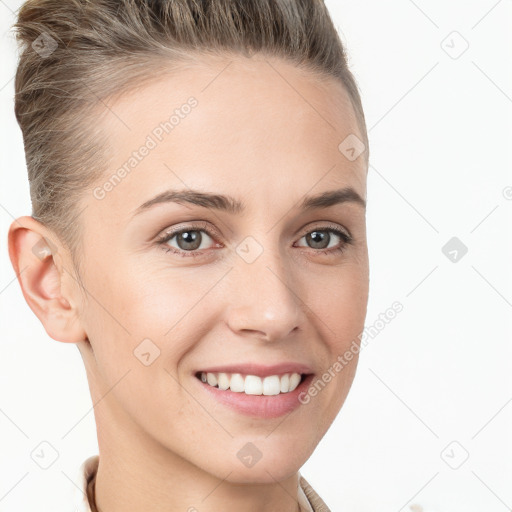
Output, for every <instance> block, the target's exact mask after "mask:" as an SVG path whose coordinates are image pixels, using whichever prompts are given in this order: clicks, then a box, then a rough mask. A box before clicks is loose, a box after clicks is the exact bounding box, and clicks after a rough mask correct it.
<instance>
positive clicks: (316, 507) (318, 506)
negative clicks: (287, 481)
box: [299, 473, 331, 512]
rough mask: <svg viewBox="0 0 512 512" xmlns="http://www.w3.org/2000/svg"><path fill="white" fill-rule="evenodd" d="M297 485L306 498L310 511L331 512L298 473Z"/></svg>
mask: <svg viewBox="0 0 512 512" xmlns="http://www.w3.org/2000/svg"><path fill="white" fill-rule="evenodd" d="M299 485H300V488H301V489H302V491H303V492H304V494H305V495H306V498H307V499H308V501H309V503H310V505H311V510H312V512H331V510H330V509H329V507H328V506H327V505H326V504H325V502H324V501H323V500H322V498H320V496H319V495H318V494H317V493H316V491H315V490H314V489H313V487H311V485H310V484H309V482H308V481H307V480H306V479H305V478H304V477H303V476H302V475H301V474H300V473H299Z"/></svg>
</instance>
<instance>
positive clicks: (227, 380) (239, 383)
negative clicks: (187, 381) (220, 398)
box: [196, 372, 305, 396]
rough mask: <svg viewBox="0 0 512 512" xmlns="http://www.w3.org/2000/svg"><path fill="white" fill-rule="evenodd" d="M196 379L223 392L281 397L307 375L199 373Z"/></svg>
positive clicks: (293, 373)
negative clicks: (264, 375) (262, 375)
mask: <svg viewBox="0 0 512 512" xmlns="http://www.w3.org/2000/svg"><path fill="white" fill-rule="evenodd" d="M196 377H197V378H198V379H200V380H201V381H202V382H204V383H206V384H209V385H210V386H212V387H215V388H217V389H220V390H222V391H227V390H229V391H233V392H235V393H244V394H246V395H266V396H270V395H279V394H283V393H290V392H291V391H294V390H295V389H296V388H297V386H298V385H299V384H300V383H301V381H302V380H303V379H304V377H305V374H300V373H296V372H292V373H284V374H282V375H268V376H266V377H259V376H257V375H245V376H244V375H242V374H241V373H224V372H215V373H213V372H198V373H197V374H196Z"/></svg>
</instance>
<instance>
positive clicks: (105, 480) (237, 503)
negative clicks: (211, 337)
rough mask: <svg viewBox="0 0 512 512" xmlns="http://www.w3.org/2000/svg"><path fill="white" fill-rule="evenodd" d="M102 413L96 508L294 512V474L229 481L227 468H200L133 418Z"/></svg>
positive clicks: (110, 511) (109, 511) (103, 511)
mask: <svg viewBox="0 0 512 512" xmlns="http://www.w3.org/2000/svg"><path fill="white" fill-rule="evenodd" d="M104 412H105V411H104V410H103V413H104ZM102 416H103V414H99V415H97V421H99V425H101V427H100V428H98V429H97V430H98V444H99V451H100V457H99V466H98V471H97V474H96V483H95V502H96V507H97V509H98V512H125V511H126V510H130V512H146V511H147V510H151V511H152V512H178V511H179V512H184V511H187V512H214V511H218V510H223V511H224V512H231V511H233V512H234V511H236V512H272V511H275V510H279V511H282V512H298V511H300V507H299V503H298V486H299V480H298V478H299V475H298V473H295V474H293V475H292V476H290V477H289V478H287V479H286V480H282V481H280V482H277V481H272V482H271V483H239V482H232V481H230V479H229V472H228V474H226V475H222V476H221V477H218V476H214V475H212V474H210V473H208V472H206V471H204V470H202V469H201V468H199V467H197V466H196V465H193V464H192V463H190V462H189V461H187V460H185V459H184V458H182V457H180V456H179V455H178V454H176V453H174V452H171V451H169V450H168V449H166V447H164V446H162V445H161V444H160V443H159V442H158V441H156V440H155V439H154V438H150V437H148V435H147V432H144V431H142V430H141V429H139V428H137V426H136V425H134V424H133V422H132V423H129V422H128V423H127V422H125V421H123V423H122V428H121V426H120V425H117V422H116V421H115V418H113V417H108V418H106V417H102ZM109 416H110V415H109Z"/></svg>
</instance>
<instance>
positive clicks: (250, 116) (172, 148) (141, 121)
mask: <svg viewBox="0 0 512 512" xmlns="http://www.w3.org/2000/svg"><path fill="white" fill-rule="evenodd" d="M104 114H105V115H104V116H103V117H102V119H101V121H99V122H100V124H101V129H102V130H103V132H104V133H105V135H106V137H107V139H108V142H109V146H110V162H109V169H108V171H107V173H106V174H105V179H108V178H109V176H111V175H112V174H113V173H114V174H115V173H117V172H118V171H119V169H122V168H124V172H121V173H120V174H122V176H123V177H122V183H121V186H114V187H109V190H110V189H112V188H113V190H111V191H109V193H108V201H106V202H104V203H103V204H104V206H106V204H110V205H113V206H115V207H118V208H126V207H129V208H130V210H133V209H134V208H136V207H137V206H139V205H140V204H141V203H142V202H144V201H145V200H147V199H148V198H150V196H151V195H154V193H155V192H159V191H162V190H164V189H165V188H177V187H179V188H186V187H190V188H204V189H206V190H209V191H223V192H226V193H231V194H232V195H237V191H239V190H244V189H245V186H247V187H248V188H249V189H251V190H252V191H253V192H254V196H259V197H260V198H262V197H266V198H267V200H270V199H271V198H273V197H277V194H278V191H279V190H287V191H288V194H292V196H294V197H295V196H297V197H300V196H301V195H303V194H305V193H306V192H308V190H309V189H312V188H313V187H315V184H316V183H319V181H320V180H324V181H325V186H324V187H323V189H325V188H331V187H330V185H333V184H339V185H347V184H352V185H354V183H356V184H357V186H358V187H359V190H358V191H359V193H360V195H362V196H364V195H365V193H364V183H365V178H366V169H365V166H364V161H363V156H361V157H360V158H358V159H357V160H355V161H350V160H348V159H347V158H346V157H345V155H344V154H342V152H340V150H339V149H338V146H339V145H340V143H341V142H342V141H344V140H345V139H346V138H347V137H348V136H350V135H353V134H355V135H356V136H357V137H358V138H359V139H361V140H362V136H361V134H360V131H359V128H358V123H357V118H356V115H355V112H354V109H353V106H352V103H351V101H350V99H349V96H348V94H347V93H346V91H345V89H344V87H343V86H342V84H341V83H340V82H339V81H337V80H335V79H331V78H329V79H325V78H324V79H322V78H320V77H319V76H318V75H315V74H313V73H311V72H309V71H305V70H303V69H299V68H297V67H295V66H294V65H293V64H290V63H287V62H284V61H282V60H276V59H270V58H266V57H262V56H259V57H252V58H245V57H237V58H232V59H229V58H222V59H220V58H211V59H201V60H198V61H196V62H194V63H192V64H189V65H187V66H183V67H181V68H180V69H178V70H176V71H174V72H169V71H168V70H163V71H162V74H161V75H159V76H157V77H155V80H154V81H153V82H150V83H148V84H146V85H145V86H144V87H141V88H139V89H137V90H134V91H131V92H129V93H127V94H124V95H121V96H120V97H119V98H117V99H116V100H115V101H113V102H111V104H109V109H108V111H105V113H104ZM144 147H147V148H149V149H148V150H146V149H144ZM141 150H142V151H141ZM141 153H143V155H141ZM327 182H328V183H327ZM100 185H101V184H100ZM357 186H356V188H357ZM220 189H222V190H220ZM321 190H322V187H321V184H320V183H319V188H317V189H316V190H315V191H321Z"/></svg>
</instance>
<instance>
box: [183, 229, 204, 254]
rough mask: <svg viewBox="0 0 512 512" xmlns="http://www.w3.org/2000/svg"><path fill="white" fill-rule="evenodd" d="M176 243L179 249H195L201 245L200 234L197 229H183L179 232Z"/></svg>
mask: <svg viewBox="0 0 512 512" xmlns="http://www.w3.org/2000/svg"><path fill="white" fill-rule="evenodd" d="M191 233H192V234H191ZM180 242H183V243H180ZM178 245H179V247H180V249H183V250H194V249H197V248H198V247H199V246H200V245H201V235H200V234H199V232H198V231H185V232H183V233H180V234H179V236H178Z"/></svg>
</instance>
